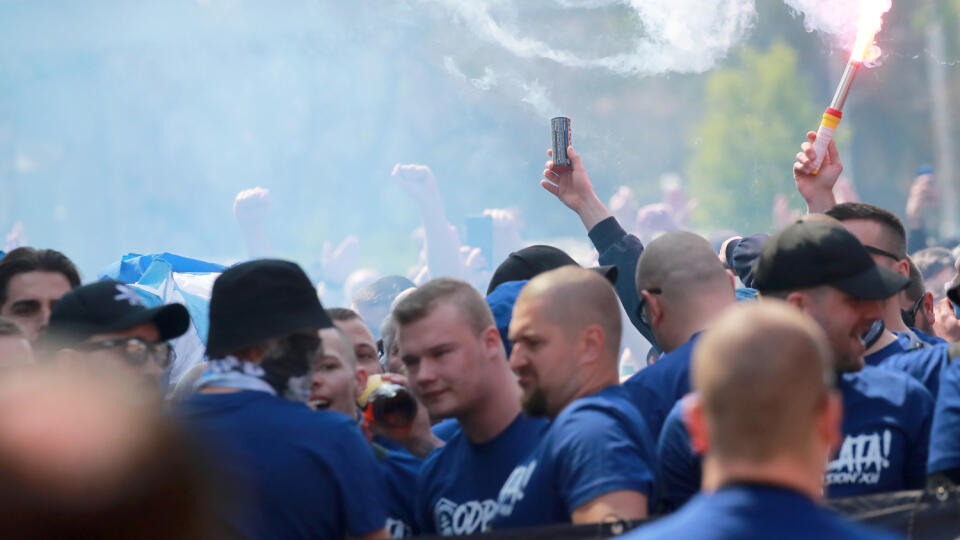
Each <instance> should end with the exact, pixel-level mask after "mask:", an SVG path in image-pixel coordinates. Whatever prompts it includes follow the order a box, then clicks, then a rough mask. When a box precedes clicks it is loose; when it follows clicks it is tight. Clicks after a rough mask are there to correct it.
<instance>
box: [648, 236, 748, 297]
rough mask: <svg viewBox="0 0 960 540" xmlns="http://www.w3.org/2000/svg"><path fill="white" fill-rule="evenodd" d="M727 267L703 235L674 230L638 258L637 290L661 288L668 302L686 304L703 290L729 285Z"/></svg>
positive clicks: (655, 241)
mask: <svg viewBox="0 0 960 540" xmlns="http://www.w3.org/2000/svg"><path fill="white" fill-rule="evenodd" d="M729 283H730V278H729V277H728V274H727V271H726V268H724V266H723V263H722V262H721V261H720V259H719V258H718V257H717V254H716V253H714V251H713V246H711V245H710V243H709V242H707V240H706V239H705V238H703V237H702V236H699V235H696V234H693V233H689V232H681V231H676V232H670V233H667V234H664V235H662V236H660V237H658V238H657V239H656V240H654V241H653V242H650V244H649V245H648V246H647V247H646V248H645V249H644V250H643V253H642V254H641V255H640V260H639V261H638V262H637V275H636V285H637V290H642V289H661V290H662V291H663V293H662V296H663V299H664V301H665V302H667V303H670V304H680V305H685V304H686V303H688V302H689V301H690V300H691V298H692V297H694V296H697V295H700V294H702V291H705V290H710V289H716V288H718V287H727V288H729Z"/></svg>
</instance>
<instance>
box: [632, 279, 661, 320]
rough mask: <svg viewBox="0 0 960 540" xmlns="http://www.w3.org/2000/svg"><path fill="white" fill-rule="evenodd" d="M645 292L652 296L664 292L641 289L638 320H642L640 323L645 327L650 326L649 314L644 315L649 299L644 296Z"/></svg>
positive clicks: (657, 289)
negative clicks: (644, 308)
mask: <svg viewBox="0 0 960 540" xmlns="http://www.w3.org/2000/svg"><path fill="white" fill-rule="evenodd" d="M643 291H647V292H648V293H650V294H663V291H662V290H661V289H659V288H653V289H640V290H639V291H637V292H638V294H639V295H640V303H639V304H637V318H638V319H640V322H641V323H643V324H644V325H645V326H650V321H649V320H648V319H647V314H646V313H644V311H643V307H644V306H645V305H647V299H646V298H644V296H643Z"/></svg>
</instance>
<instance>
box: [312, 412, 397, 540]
mask: <svg viewBox="0 0 960 540" xmlns="http://www.w3.org/2000/svg"><path fill="white" fill-rule="evenodd" d="M346 422H347V423H346V424H345V425H344V429H343V430H342V431H341V432H339V433H337V432H334V431H333V430H330V429H327V434H328V437H326V438H325V439H324V441H323V444H325V445H326V444H332V445H334V446H336V456H337V458H338V462H337V463H332V464H331V467H330V469H331V470H330V474H332V475H333V476H334V478H335V480H336V482H337V487H338V491H339V492H340V501H341V507H340V508H339V511H340V515H341V516H344V517H345V518H346V529H347V532H348V534H350V535H351V536H364V535H367V534H370V533H374V532H376V531H379V530H380V529H383V528H384V526H386V523H387V514H386V510H385V506H384V502H385V501H384V499H383V494H384V493H385V492H386V485H385V482H384V475H383V471H382V470H381V469H380V465H379V463H377V458H376V457H375V456H374V454H373V449H372V448H371V447H370V444H369V443H368V442H367V440H366V439H365V438H364V436H363V434H362V433H361V432H360V428H359V426H357V425H356V424H354V423H353V422H352V421H351V420H346Z"/></svg>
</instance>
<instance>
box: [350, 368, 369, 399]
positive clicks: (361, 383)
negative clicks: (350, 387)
mask: <svg viewBox="0 0 960 540" xmlns="http://www.w3.org/2000/svg"><path fill="white" fill-rule="evenodd" d="M354 377H355V379H356V381H357V388H356V389H355V390H354V394H356V395H355V396H353V400H354V401H356V400H358V399H360V396H361V395H363V391H364V390H366V389H367V379H369V378H370V376H369V374H368V373H367V370H366V369H364V368H362V367H357V372H356V373H354Z"/></svg>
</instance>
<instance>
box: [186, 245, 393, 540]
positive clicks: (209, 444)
mask: <svg viewBox="0 0 960 540" xmlns="http://www.w3.org/2000/svg"><path fill="white" fill-rule="evenodd" d="M332 326H333V322H332V321H331V320H330V317H329V316H328V315H327V313H326V311H324V309H323V306H321V305H320V301H319V300H318V298H317V294H316V292H315V291H314V289H313V286H312V285H311V283H310V280H309V278H307V276H306V274H305V273H304V272H303V270H302V269H301V268H300V267H299V266H297V265H296V264H294V263H292V262H287V261H280V260H271V259H262V260H257V261H251V262H247V263H243V264H239V265H236V266H234V267H232V268H230V269H228V270H226V271H225V272H224V273H223V274H221V275H220V277H219V278H217V280H216V282H214V285H213V293H212V295H211V298H210V331H209V337H208V339H207V351H206V352H207V356H208V357H209V358H210V361H209V365H208V368H207V371H206V372H205V373H204V374H203V376H202V377H201V378H200V379H199V380H198V381H197V383H196V390H197V393H196V394H194V395H192V396H190V397H189V398H187V399H186V400H184V401H183V402H182V403H181V404H180V405H179V406H178V410H177V416H179V418H180V419H181V420H182V421H183V422H184V424H185V425H186V427H187V428H188V429H190V430H192V432H193V433H194V434H195V436H196V437H197V438H198V440H201V441H202V442H204V443H205V445H206V448H207V449H208V450H209V452H210V455H211V457H212V458H213V463H214V464H215V467H213V469H214V471H213V472H215V473H216V474H218V476H220V479H221V481H222V482H224V483H226V485H227V486H228V489H229V492H230V493H231V494H232V495H233V496H232V497H223V498H221V499H220V500H218V501H217V503H218V508H217V518H218V519H219V520H220V522H221V524H222V526H223V534H224V535H229V536H232V537H233V536H239V537H244V538H344V537H346V536H351V537H358V538H364V539H373V538H387V537H388V535H387V532H386V530H385V528H384V525H385V524H386V514H385V512H384V505H383V502H382V493H383V492H384V484H383V479H382V476H381V475H380V473H379V469H378V465H377V462H376V460H375V458H374V455H373V451H372V450H371V449H370V445H369V444H367V441H366V440H365V439H364V436H363V434H362V433H361V431H360V428H359V427H358V426H357V424H356V421H355V420H353V419H351V418H349V417H347V416H345V415H343V414H340V413H338V412H334V411H311V410H310V409H309V408H308V407H307V406H306V402H307V400H308V399H309V395H310V385H311V375H312V373H313V372H314V371H315V370H316V369H317V368H318V365H317V364H318V363H319V362H320V361H321V358H322V357H321V355H320V352H321V351H320V337H319V336H318V333H317V332H318V330H320V329H321V328H330V327H332Z"/></svg>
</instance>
